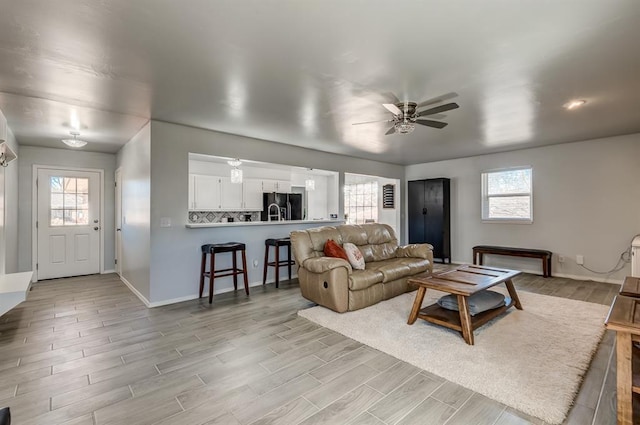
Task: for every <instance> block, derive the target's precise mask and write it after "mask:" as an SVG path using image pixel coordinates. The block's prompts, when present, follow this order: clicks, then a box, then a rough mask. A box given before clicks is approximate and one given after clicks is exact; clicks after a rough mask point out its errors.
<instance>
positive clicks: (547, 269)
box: [473, 245, 553, 277]
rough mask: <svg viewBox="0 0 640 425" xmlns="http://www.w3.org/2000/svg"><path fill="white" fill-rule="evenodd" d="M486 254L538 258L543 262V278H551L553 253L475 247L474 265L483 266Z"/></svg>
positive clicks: (499, 247)
mask: <svg viewBox="0 0 640 425" xmlns="http://www.w3.org/2000/svg"><path fill="white" fill-rule="evenodd" d="M484 254H493V255H508V256H511V257H524V258H538V259H540V260H542V276H543V277H551V256H552V255H553V253H552V252H551V251H547V250H544V249H529V248H509V247H506V246H490V245H478V246H474V247H473V264H478V265H482V264H483V255H484ZM476 258H477V263H476Z"/></svg>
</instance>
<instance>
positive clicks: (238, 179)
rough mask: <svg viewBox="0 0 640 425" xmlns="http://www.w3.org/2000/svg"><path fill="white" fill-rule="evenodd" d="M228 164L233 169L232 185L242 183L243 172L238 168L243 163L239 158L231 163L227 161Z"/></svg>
mask: <svg viewBox="0 0 640 425" xmlns="http://www.w3.org/2000/svg"><path fill="white" fill-rule="evenodd" d="M227 164H229V165H230V166H232V167H233V168H232V169H231V183H235V184H240V183H242V170H241V169H239V168H238V167H239V166H240V164H242V161H240V159H238V158H236V159H230V160H229V161H227Z"/></svg>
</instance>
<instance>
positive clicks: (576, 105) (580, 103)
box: [562, 99, 587, 110]
mask: <svg viewBox="0 0 640 425" xmlns="http://www.w3.org/2000/svg"><path fill="white" fill-rule="evenodd" d="M586 103H587V101H586V100H583V99H578V100H572V101H570V102H567V103H565V104H564V105H562V106H564V108H565V109H568V110H572V109H577V108H579V107H581V106H583V105H584V104H586Z"/></svg>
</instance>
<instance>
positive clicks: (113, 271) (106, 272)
mask: <svg viewBox="0 0 640 425" xmlns="http://www.w3.org/2000/svg"><path fill="white" fill-rule="evenodd" d="M115 272H116V269H109V270H105V271H103V272H102V273H100V274H109V273H115Z"/></svg>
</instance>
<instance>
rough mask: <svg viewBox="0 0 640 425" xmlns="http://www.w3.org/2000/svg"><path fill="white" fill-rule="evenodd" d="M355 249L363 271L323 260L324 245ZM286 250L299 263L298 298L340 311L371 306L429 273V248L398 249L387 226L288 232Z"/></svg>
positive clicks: (419, 245)
mask: <svg viewBox="0 0 640 425" xmlns="http://www.w3.org/2000/svg"><path fill="white" fill-rule="evenodd" d="M328 239H333V240H334V241H335V242H337V243H339V244H340V245H342V244H344V243H346V242H351V243H352V244H354V245H356V246H357V247H358V248H359V249H360V251H361V252H362V255H363V256H364V260H365V269H364V270H353V268H352V267H351V265H350V264H349V262H348V261H346V260H343V259H341V258H333V257H325V256H324V244H325V243H326V242H327V240H328ZM291 246H292V247H293V254H294V256H295V259H296V262H297V263H298V266H299V269H298V280H299V281H300V290H301V291H302V296H303V297H305V298H306V299H308V300H310V301H313V302H315V303H317V304H319V305H322V306H324V307H327V308H330V309H331V310H334V311H337V312H338V313H343V312H345V311H352V310H358V309H361V308H364V307H368V306H370V305H373V304H376V303H378V302H380V301H382V300H387V299H389V298H392V297H395V296H397V295H400V294H402V293H405V292H407V291H408V290H409V289H414V288H409V285H408V284H407V279H408V278H410V277H411V276H414V275H416V274H419V273H423V272H427V271H428V272H429V273H431V272H432V271H433V247H432V246H431V245H428V244H414V245H407V246H404V247H399V246H398V239H397V238H396V235H395V233H394V231H393V229H392V228H391V227H390V226H388V225H386V224H377V223H371V224H363V225H342V226H335V227H334V226H326V227H318V228H313V229H307V230H297V231H293V232H291Z"/></svg>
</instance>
